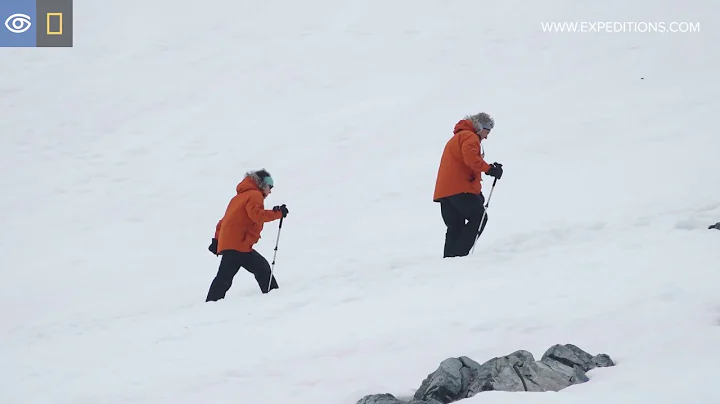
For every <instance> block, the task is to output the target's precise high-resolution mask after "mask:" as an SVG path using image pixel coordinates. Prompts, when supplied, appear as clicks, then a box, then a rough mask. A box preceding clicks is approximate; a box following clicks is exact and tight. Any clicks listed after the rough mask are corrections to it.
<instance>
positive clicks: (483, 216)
mask: <svg viewBox="0 0 720 404" xmlns="http://www.w3.org/2000/svg"><path fill="white" fill-rule="evenodd" d="M497 180H498V179H497V178H495V181H493V184H492V188H490V194H488V199H487V202H485V209H483V215H482V219H480V228H482V226H483V222H484V221H485V216H487V209H488V206H490V198H492V194H493V191H494V190H495V184H497ZM478 238H480V232H478V234H476V235H475V242H474V243H473V248H472V251H471V252H470V253H471V254H472V253H475V246H476V245H477V240H478Z"/></svg>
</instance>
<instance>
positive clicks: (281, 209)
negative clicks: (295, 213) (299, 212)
mask: <svg viewBox="0 0 720 404" xmlns="http://www.w3.org/2000/svg"><path fill="white" fill-rule="evenodd" d="M273 211H275V212H282V217H287V215H288V213H290V211H288V208H287V206H285V204H282V205H280V206H275V207H273Z"/></svg>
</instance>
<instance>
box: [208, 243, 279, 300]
mask: <svg viewBox="0 0 720 404" xmlns="http://www.w3.org/2000/svg"><path fill="white" fill-rule="evenodd" d="M221 254H222V259H221V260H220V267H219V268H218V272H217V275H215V279H213V281H212V284H210V290H209V291H208V295H207V298H206V299H205V301H206V302H210V301H217V300H220V299H223V298H225V293H227V291H228V290H229V289H230V286H232V282H233V278H234V277H235V275H236V274H237V273H238V271H239V270H240V268H241V267H242V268H245V269H246V270H247V271H248V272H250V273H251V274H253V275H255V280H256V281H257V283H258V286H260V291H262V293H268V292H269V291H270V290H273V289H278V284H277V281H276V280H275V275H274V274H273V279H272V285H270V290H268V283H269V282H270V264H269V263H268V262H267V260H266V259H265V257H263V256H262V255H260V253H259V252H257V251H255V250H252V252H240V251H235V250H226V251H223V252H222V253H221Z"/></svg>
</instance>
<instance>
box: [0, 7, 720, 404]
mask: <svg viewBox="0 0 720 404" xmlns="http://www.w3.org/2000/svg"><path fill="white" fill-rule="evenodd" d="M719 13H720V4H718V3H717V2H716V1H713V0H695V1H689V2H684V3H681V2H671V1H661V0H656V1H650V0H644V1H637V2H627V1H619V0H611V1H605V2H602V3H597V4H594V3H592V4H591V3H588V2H578V1H576V0H573V1H571V0H553V1H551V2H544V3H537V4H534V3H532V2H527V1H517V0H506V1H496V2H477V1H470V0H463V1H460V0H457V1H452V2H444V1H431V0H415V1H410V0H397V1H379V0H366V1H358V2H338V1H329V0H306V1H302V2H292V1H288V0H264V1H262V2H247V1H242V2H229V1H219V0H206V1H204V2H202V4H201V3H197V2H190V1H186V2H173V1H169V0H158V1H154V2H147V1H139V0H127V1H123V2H97V1H96V2H91V1H88V0H76V2H75V27H74V32H75V47H74V48H72V49H55V50H53V49H3V50H2V51H1V52H0V55H1V56H0V58H2V61H3V69H2V74H0V110H1V111H2V113H1V114H2V115H1V116H2V132H1V133H2V135H1V136H0V173H1V174H0V189H1V190H2V192H1V193H0V224H1V225H2V231H1V232H0V276H1V278H0V279H2V282H0V316H1V318H2V320H1V321H0V358H1V359H0V402H2V403H7V404H35V403H43V404H44V403H53V404H60V403H129V402H132V403H152V404H160V403H173V404H178V403H236V402H245V403H253V404H265V403H272V404H276V403H278V404H279V403H308V404H330V403H332V404H339V403H348V404H353V403H355V401H356V400H358V399H359V398H361V397H362V396H363V395H365V394H371V393H381V392H390V393H393V394H396V395H399V396H407V395H410V394H412V392H413V391H414V389H416V388H417V387H419V383H420V381H421V380H422V379H423V378H424V377H425V376H426V375H427V374H428V373H430V372H432V371H433V370H434V369H435V368H436V366H437V365H438V363H439V362H440V361H441V360H443V359H445V358H446V357H448V356H458V355H468V356H470V357H472V358H473V359H475V360H477V361H479V362H482V361H485V360H487V359H490V358H492V357H494V356H499V355H503V354H507V353H509V352H512V351H514V350H517V349H527V350H530V351H531V352H533V353H534V354H536V355H539V354H541V353H542V351H544V349H546V348H547V347H548V346H550V345H551V344H555V343H574V344H577V345H579V346H580V347H581V348H584V349H586V350H588V351H591V352H592V353H598V352H605V353H608V354H609V355H610V356H611V357H612V358H613V359H614V360H616V362H617V365H618V366H617V367H614V368H609V369H598V370H594V371H592V372H590V374H589V376H590V377H591V381H590V382H589V383H587V384H583V385H580V386H573V387H571V388H568V389H566V390H564V391H562V392H560V393H558V394H556V395H555V394H553V395H545V394H528V395H521V394H500V393H483V394H482V397H480V396H478V397H476V398H473V399H469V400H468V402H469V403H472V402H478V403H480V402H482V403H491V402H492V403H501V404H508V403H530V402H533V403H537V402H548V403H550V402H553V403H554V402H579V401H582V402H584V403H591V402H593V400H595V399H597V400H598V401H597V402H599V403H600V402H602V403H607V402H613V403H638V402H648V403H650V402H652V403H660V402H663V403H677V402H681V401H682V402H689V401H693V402H705V403H710V402H718V401H720V394H719V393H717V392H716V391H715V389H713V388H712V385H713V384H712V382H713V381H714V378H713V375H714V374H717V369H716V364H717V363H718V362H719V361H720V348H718V347H719V346H720V345H719V344H718V341H720V297H719V296H718V294H717V287H718V284H719V282H720V271H718V262H720V232H717V231H711V230H708V229H707V226H708V225H709V224H711V223H715V222H717V221H720V186H719V182H718V176H719V173H720V158H719V157H718V151H720V137H718V135H717V110H718V108H719V107H720V98H718V95H720V91H719V90H720V82H718V80H717V79H716V78H717V77H716V74H717V71H718V70H719V69H720V56H719V55H718V53H717V51H716V38H718V35H719V34H718V28H717V24H716V21H717V18H716V17H715V16H717V15H718V14H719ZM552 21H556V22H563V21H567V22H569V21H590V22H596V21H602V22H605V21H610V22H613V21H618V22H664V23H665V24H670V23H671V22H689V23H692V24H697V23H699V24H700V25H699V26H700V31H699V32H685V33H657V32H654V33H648V32H646V33H637V32H636V33H631V32H624V33H619V32H586V33H579V32H576V33H568V32H565V33H559V32H544V31H543V29H542V23H543V22H552ZM478 111H487V112H489V113H491V114H492V115H493V116H494V117H495V119H496V122H497V124H496V128H495V130H494V131H493V132H492V134H491V136H490V138H489V139H488V140H487V141H486V142H485V143H484V145H485V151H486V158H487V159H488V160H489V161H491V162H493V161H498V162H501V163H503V164H504V167H505V174H504V176H503V178H502V180H500V181H499V182H498V185H497V187H496V188H495V192H494V194H493V197H492V200H491V206H490V209H489V223H488V227H487V229H486V232H485V233H484V235H483V237H482V239H481V241H480V243H479V244H478V247H477V249H476V251H475V253H474V255H472V256H470V257H466V258H463V259H453V260H442V259H441V258H440V257H441V256H442V244H443V238H444V226H443V223H442V220H441V218H440V212H439V206H438V205H437V204H434V203H433V202H432V201H431V198H432V192H433V187H434V183H435V174H436V170H437V164H438V162H439V158H440V153H441V152H442V148H443V146H444V143H445V142H446V141H447V139H448V137H449V136H450V135H451V132H452V128H453V126H454V125H455V123H456V122H457V121H458V120H459V119H461V118H462V117H463V116H464V115H466V114H470V113H476V112H478ZM263 167H264V168H267V169H268V170H269V171H270V172H271V173H272V174H273V176H274V177H275V180H276V188H275V190H274V192H273V194H272V195H271V196H270V198H269V199H268V201H267V204H268V205H269V206H272V205H275V204H280V203H286V204H287V205H288V208H289V209H290V215H289V216H288V218H287V220H286V221H285V223H284V226H283V230H282V234H281V237H280V246H279V251H278V255H277V265H276V267H275V271H276V275H277V277H278V282H279V284H280V289H279V290H278V291H274V292H272V293H271V294H269V295H266V296H264V295H261V294H260V293H259V290H258V289H257V285H255V283H254V279H253V278H252V276H251V275H250V274H248V273H244V272H241V273H239V274H238V276H237V277H236V280H235V284H234V285H233V287H232V289H231V290H230V292H229V293H228V297H227V298H226V299H225V300H223V301H220V302H217V303H211V304H210V303H205V302H204V298H205V295H206V293H207V288H208V286H209V284H210V281H211V280H212V277H213V276H214V274H215V271H216V269H217V264H218V259H217V258H216V257H215V256H213V255H212V254H210V253H209V252H208V251H207V249H206V248H207V245H208V244H209V242H210V238H211V237H212V234H213V231H214V226H215V223H216V221H217V220H218V219H219V218H220V216H221V215H222V213H223V211H224V209H225V206H226V204H227V202H228V200H229V198H231V197H232V196H233V194H234V190H235V185H236V184H237V183H238V182H239V181H240V180H241V179H242V175H243V174H244V172H245V171H247V170H250V169H258V168H263ZM489 185H490V181H488V180H486V181H485V187H486V195H487V190H488V188H489ZM276 223H277V222H275V223H273V224H269V225H267V226H266V230H265V232H264V233H263V239H262V240H261V241H260V243H259V244H258V245H257V248H258V250H259V251H260V252H262V253H263V254H264V255H265V256H266V257H267V258H268V259H269V260H271V259H272V254H273V251H272V250H273V247H274V243H275V237H276V234H277V233H276V231H277V227H276ZM563 399H564V400H563ZM538 400H543V401H538Z"/></svg>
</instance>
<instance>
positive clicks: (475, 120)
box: [464, 112, 495, 133]
mask: <svg viewBox="0 0 720 404" xmlns="http://www.w3.org/2000/svg"><path fill="white" fill-rule="evenodd" d="M464 119H465V120H467V121H470V123H472V126H473V129H474V132H475V133H479V132H480V131H482V130H483V129H488V130H492V129H493V128H494V127H495V120H494V119H493V118H492V117H491V116H490V115H489V114H488V113H486V112H480V113H479V114H475V115H468V116H466V117H465V118H464Z"/></svg>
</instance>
